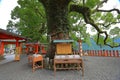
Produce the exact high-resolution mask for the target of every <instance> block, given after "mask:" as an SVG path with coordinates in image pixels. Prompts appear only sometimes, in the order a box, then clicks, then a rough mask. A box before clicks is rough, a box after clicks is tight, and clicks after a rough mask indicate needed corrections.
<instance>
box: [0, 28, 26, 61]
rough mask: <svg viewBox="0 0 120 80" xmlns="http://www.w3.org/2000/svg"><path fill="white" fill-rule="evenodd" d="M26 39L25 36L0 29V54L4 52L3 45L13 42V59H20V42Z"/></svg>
mask: <svg viewBox="0 0 120 80" xmlns="http://www.w3.org/2000/svg"><path fill="white" fill-rule="evenodd" d="M26 40H27V39H26V38H25V37H22V36H20V35H17V34H15V33H12V32H8V31H7V30H3V29H0V55H3V54H4V45H6V44H15V45H16V53H15V60H20V57H19V56H20V53H21V43H23V42H25V41H26Z"/></svg>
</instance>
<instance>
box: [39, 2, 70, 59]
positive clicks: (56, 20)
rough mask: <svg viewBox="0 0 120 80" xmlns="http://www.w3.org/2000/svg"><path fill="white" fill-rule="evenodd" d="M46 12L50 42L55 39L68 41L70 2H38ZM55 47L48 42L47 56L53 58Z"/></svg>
mask: <svg viewBox="0 0 120 80" xmlns="http://www.w3.org/2000/svg"><path fill="white" fill-rule="evenodd" d="M39 1H40V2H42V3H43V5H44V7H45V11H46V17H47V26H48V33H47V34H48V35H49V37H50V38H51V41H53V40H55V39H69V27H68V26H69V21H68V4H69V2H70V1H71V0H59V1H58V0H46V2H45V1H44V0H39ZM54 54H55V45H54V44H53V43H52V42H50V45H49V49H48V54H47V56H49V57H50V58H54Z"/></svg>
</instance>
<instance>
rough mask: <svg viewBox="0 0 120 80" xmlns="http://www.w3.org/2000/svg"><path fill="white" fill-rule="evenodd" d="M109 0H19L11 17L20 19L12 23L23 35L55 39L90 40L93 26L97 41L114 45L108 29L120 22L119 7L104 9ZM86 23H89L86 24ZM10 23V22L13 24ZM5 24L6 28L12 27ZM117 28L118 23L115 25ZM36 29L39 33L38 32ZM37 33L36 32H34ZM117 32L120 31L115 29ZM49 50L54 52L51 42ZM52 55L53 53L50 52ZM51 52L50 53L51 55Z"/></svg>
mask: <svg viewBox="0 0 120 80" xmlns="http://www.w3.org/2000/svg"><path fill="white" fill-rule="evenodd" d="M108 1H109V0H18V4H19V5H18V6H17V7H16V8H15V9H14V10H13V11H12V14H11V15H12V19H14V20H16V19H19V21H18V22H16V23H14V22H13V23H14V24H13V25H17V27H15V28H17V30H19V31H20V33H21V34H22V35H26V36H28V35H29V36H30V35H31V36H36V37H37V38H39V37H40V36H42V35H45V34H47V35H48V36H49V37H50V38H51V40H54V39H71V38H72V39H73V38H74V39H77V36H76V33H77V35H79V37H80V38H82V40H83V41H85V42H86V43H89V40H90V37H91V33H88V32H87V28H89V27H90V28H92V31H95V32H96V34H95V36H93V37H94V39H95V40H96V43H97V44H98V45H108V46H110V47H114V46H119V44H115V45H113V43H112V39H111V35H110V34H109V32H111V31H110V29H111V27H112V30H114V32H115V31H116V29H114V28H115V27H114V25H115V24H119V23H120V10H119V9H117V8H113V9H107V10H105V9H103V8H102V7H103V6H104V5H106V3H107V2H108ZM88 24H89V26H87V25H88ZM12 27H13V26H12ZM12 27H11V26H10V25H8V28H9V29H10V28H12ZM117 28H118V29H119V27H117ZM38 33H39V34H38ZM35 34H38V35H35ZM117 36H119V31H117ZM50 46H52V47H51V48H50V49H49V50H50V51H49V52H50V53H54V52H55V49H54V47H53V45H52V44H51V45H50ZM50 55H52V54H50ZM53 57H54V55H53V56H52V57H51V58H53Z"/></svg>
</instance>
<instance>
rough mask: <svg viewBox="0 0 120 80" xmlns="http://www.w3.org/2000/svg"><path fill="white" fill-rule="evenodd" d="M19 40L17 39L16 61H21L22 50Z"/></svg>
mask: <svg viewBox="0 0 120 80" xmlns="http://www.w3.org/2000/svg"><path fill="white" fill-rule="evenodd" d="M18 41H19V40H18V39H16V53H15V61H19V60H20V48H19V42H18Z"/></svg>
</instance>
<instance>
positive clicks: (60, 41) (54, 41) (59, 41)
mask: <svg viewBox="0 0 120 80" xmlns="http://www.w3.org/2000/svg"><path fill="white" fill-rule="evenodd" d="M63 42H65V43H66V42H67V43H70V42H74V40H53V43H63Z"/></svg>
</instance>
